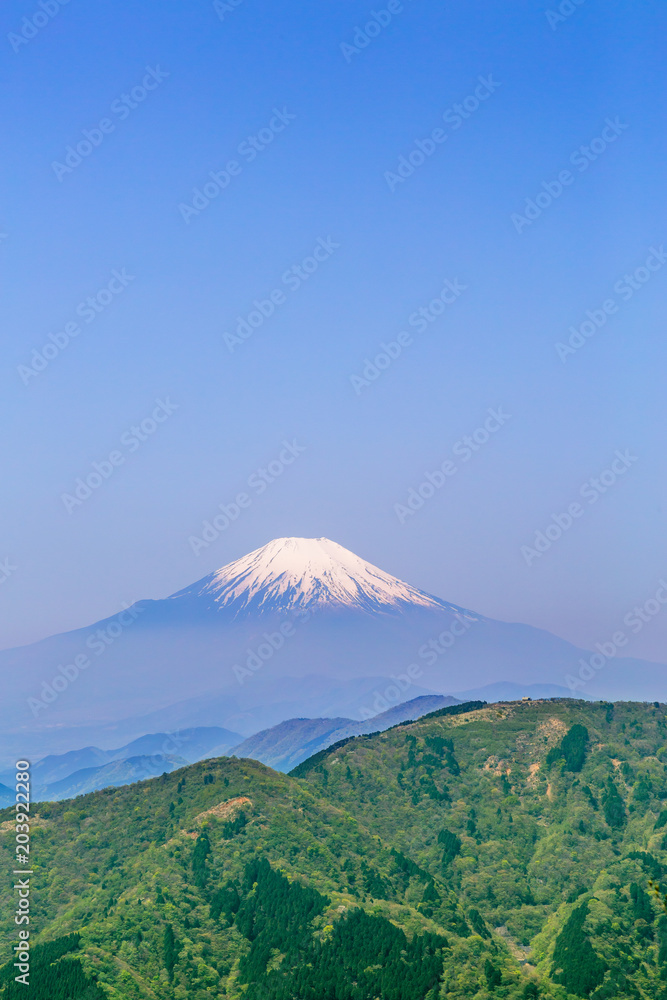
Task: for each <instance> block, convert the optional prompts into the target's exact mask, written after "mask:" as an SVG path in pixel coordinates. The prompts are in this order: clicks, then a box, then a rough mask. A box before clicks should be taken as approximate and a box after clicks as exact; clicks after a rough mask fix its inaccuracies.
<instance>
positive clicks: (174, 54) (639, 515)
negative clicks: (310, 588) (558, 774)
mask: <svg viewBox="0 0 667 1000" xmlns="http://www.w3.org/2000/svg"><path fill="white" fill-rule="evenodd" d="M560 9H561V11H564V12H565V13H560V14H559V13H558V10H559V8H558V5H557V4H556V3H553V5H552V4H550V2H549V0H516V2H513V3H511V4H508V3H507V2H506V0H476V2H474V3H471V2H470V0H466V2H463V0H451V2H448V3H446V4H437V3H434V2H428V0H404V2H403V3H398V2H397V0H392V2H391V3H390V4H387V3H385V2H384V0H380V2H379V3H377V4H375V5H372V4H370V3H366V2H359V0H320V2H318V3H317V4H312V3H308V4H306V3H303V2H297V3H291V4H285V5H276V4H269V3H267V2H266V0H234V2H232V0H230V2H218V3H217V4H214V3H212V2H206V0H191V2H188V3H184V2H174V0H161V2H160V3H159V4H156V3H154V2H153V3H149V2H148V0H133V2H132V3H129V2H126V0H114V2H113V3H112V2H110V0H96V2H95V3H94V4H84V3H82V2H79V0H70V2H69V3H67V4H65V5H64V6H62V7H59V6H57V0H44V3H43V5H42V6H41V7H40V6H39V5H38V3H37V0H34V2H33V0H8V2H6V3H4V4H3V5H2V10H1V12H0V20H1V25H2V31H1V32H0V41H1V42H2V44H3V45H4V54H3V56H2V60H1V63H2V70H1V73H2V85H3V93H5V94H7V95H9V94H10V93H11V95H12V96H11V97H10V98H9V100H7V101H6V102H5V107H4V112H3V116H2V132H3V157H2V162H1V165H0V171H1V172H2V180H3V182H4V183H3V190H4V198H3V202H2V210H1V214H0V231H1V234H2V235H1V236H0V256H1V258H2V260H1V265H2V272H3V282H2V286H3V288H2V292H3V294H2V307H1V308H2V329H3V347H4V350H3V352H2V373H1V379H2V407H3V410H4V421H3V423H4V428H5V430H4V433H3V435H2V444H1V448H2V467H3V470H4V486H5V489H4V490H3V491H2V511H1V513H2V538H1V540H0V562H2V560H4V563H2V567H0V579H1V580H2V582H1V583H0V612H1V619H2V628H1V633H0V644H1V645H3V646H11V645H14V644H17V643H23V642H28V641H31V640H33V639H37V638H40V637H42V636H44V635H47V634H49V633H52V632H56V631H63V630H65V629H69V628H72V627H75V626H79V625H84V624H88V623H90V622H92V621H95V620H97V619H98V618H101V617H103V616H105V615H107V614H111V613H113V612H115V611H116V610H118V609H119V607H120V605H121V604H122V603H123V602H131V601H134V600H138V599H140V598H146V597H162V596H166V595H168V594H170V593H172V592H174V591H176V590H177V589H179V588H181V587H183V586H185V585H186V584H188V583H190V582H192V581H193V580H196V579H198V578H199V577H201V576H203V575H205V574H206V573H208V572H210V571H211V570H213V569H214V568H216V567H218V566H221V565H223V564H224V563H226V562H228V561H230V560H231V559H233V558H236V557H237V556H240V555H242V554H243V553H245V552H247V551H249V550H251V549H254V548H257V547H258V546H260V545H263V544H264V543H265V542H267V541H269V540H270V539H271V538H274V537H277V536H281V535H303V536H320V535H326V536H328V537H329V538H332V539H334V540H336V541H338V542H340V543H341V544H343V545H345V546H347V547H348V548H351V549H353V550H354V551H355V552H357V553H358V554H359V555H361V556H363V557H364V558H366V559H369V560H370V561H372V562H375V563H377V564H378V565H380V566H381V567H382V568H384V569H385V570H387V571H389V572H392V573H394V574H396V575H398V576H400V577H402V578H404V579H405V580H407V581H409V582H410V583H412V584H414V585H416V586H419V587H422V588H423V589H425V590H428V591H430V592H432V593H434V594H437V595H439V596H441V597H443V598H445V599H447V600H450V601H453V602H455V603H458V604H462V605H465V606H467V607H470V608H473V609H475V610H477V611H480V612H483V613H485V614H487V615H491V616H495V617H497V618H501V619H506V620H514V621H517V620H518V621H524V622H529V623H531V624H535V625H539V626H542V627H545V628H548V629H551V630H552V631H554V632H556V633H558V634H560V635H562V636H564V637H566V638H569V639H571V640H574V641H576V642H578V643H581V644H586V645H592V644H594V643H595V642H597V641H600V642H602V641H605V640H606V639H607V638H608V637H609V636H610V635H611V634H612V633H613V632H614V631H615V630H616V629H619V628H623V627H624V626H623V619H624V617H625V615H626V614H628V612H630V611H631V609H632V608H633V607H635V606H636V605H638V604H640V605H641V604H643V603H644V602H645V601H647V600H649V599H650V598H652V597H653V595H654V594H655V592H656V590H658V588H659V581H660V579H661V578H663V577H665V576H666V575H667V555H666V553H665V512H664V500H663V498H664V493H665V485H666V484H665V478H666V477H665V445H664V427H665V409H666V408H667V407H666V398H667V397H666V394H665V374H664V373H665V366H666V362H667V349H666V347H665V322H664V301H665V287H666V286H667V255H666V254H664V253H663V251H662V250H661V248H662V246H663V241H664V242H665V245H667V226H666V224H665V197H664V190H665V188H664V163H665V149H664V145H665V131H664V113H663V108H664V97H665V95H664V90H665V85H664V66H663V62H662V60H663V56H664V52H663V51H662V47H663V39H664V28H665V22H666V21H667V11H665V8H664V6H663V5H661V4H659V3H658V2H654V3H651V2H641V0H633V2H630V0H627V2H615V0H604V2H603V0H584V2H580V3H579V4H577V3H569V2H567V0H566V2H565V3H563V4H561V5H560ZM373 12H374V13H373ZM549 12H551V13H549ZM568 12H569V13H568ZM24 19H27V20H24ZM366 26H368V28H366ZM434 130H435V133H434ZM214 177H217V180H215V179H214ZM195 189H197V191H195ZM527 200H529V201H528V202H527ZM638 269H639V270H638ZM624 275H628V276H629V278H628V279H626V278H624ZM446 282H449V284H446ZM272 295H273V298H272ZM441 296H442V297H441ZM89 297H92V302H88V303H87V302H86V300H88V299H89ZM443 300H444V301H443ZM256 302H257V303H258V305H257V304H255V303H256ZM262 310H263V312H264V313H265V314H268V313H270V315H266V316H262ZM420 310H423V312H421V314H420ZM587 311H588V313H590V314H591V315H587ZM249 314H251V315H250V318H249V320H248V317H249ZM240 318H241V319H243V320H245V321H246V322H248V323H249V324H250V325H247V326H246V325H244V324H243V323H240ZM582 324H584V328H583V333H582V332H581V331H580V328H581V327H582ZM571 327H573V328H575V329H574V332H573V330H572V329H570V328H571ZM577 330H579V331H580V332H577ZM243 335H245V339H244V336H243ZM399 338H400V339H399ZM383 343H384V344H387V345H388V349H389V352H390V354H394V355H396V356H395V357H390V356H389V355H386V354H385V355H383V356H381V357H380V358H379V367H375V368H366V369H365V365H366V361H367V359H371V361H372V360H373V359H374V358H375V356H376V355H378V354H380V353H381V352H382V351H383V348H382V347H381V345H382V344H383ZM559 343H560V344H561V345H565V347H563V346H561V347H560V348H558V346H557V345H558V344H559ZM45 345H49V346H48V347H47V349H46V352H44V348H45ZM399 349H400V353H399ZM33 352H37V353H33ZM373 363H374V362H373ZM382 366H384V368H382ZM40 369H41V370H40ZM364 369H365V374H364ZM353 376H356V377H355V378H353ZM375 376H377V377H375ZM158 401H160V402H158ZM490 409H491V410H495V411H496V412H497V411H498V410H500V415H499V417H500V418H499V417H498V415H497V416H496V417H495V418H494V417H491V416H490V415H489V410H490ZM154 411H155V416H153V414H154ZM485 421H488V426H487V429H486V430H484V423H485ZM133 427H135V428H138V430H131V428H133ZM478 428H482V430H479V431H477V436H476V439H475V438H474V437H473V444H474V446H475V450H473V449H472V448H471V447H470V445H466V443H465V441H464V436H465V435H473V434H474V432H475V431H476V430H477V429H478ZM487 438H488V440H487ZM285 441H286V442H288V443H289V444H290V447H291V451H286V450H285V445H284V443H283V442H285ZM469 448H470V450H468V449H469ZM617 452H619V453H620V455H621V456H623V457H622V458H619V457H618V456H617ZM112 453H113V455H112ZM110 455H112V458H111V459H110V458H109V456H110ZM281 455H282V458H281ZM288 460H289V461H288ZM447 460H449V461H450V463H451V464H450V465H445V470H446V472H441V473H440V474H436V475H435V476H433V477H432V478H433V479H434V480H435V483H436V485H431V484H428V485H427V486H426V487H424V486H422V484H423V483H424V482H426V479H425V475H426V473H434V472H436V470H438V469H442V466H443V463H446V462H447ZM94 463H98V471H97V472H96V471H95V467H94ZM269 463H273V464H272V465H269ZM612 463H614V464H612ZM260 469H266V470H267V473H266V475H264V474H263V473H260V472H258V471H257V470H260ZM271 469H272V470H273V472H271V471H270V470H271ZM610 469H611V470H612V471H606V472H605V470H610ZM91 473H94V474H95V475H94V476H93V478H92V480H91V481H92V483H94V484H95V485H94V487H93V488H91V487H90V486H89V487H88V488H87V489H86V488H85V485H84V487H83V488H82V487H81V485H79V496H78V497H77V495H76V493H75V489H76V487H77V480H78V479H81V480H82V481H84V482H85V480H86V479H87V477H89V476H90V475H91ZM600 474H602V479H601V480H600V479H598V477H599V476H600ZM95 476H97V478H95ZM592 479H596V480H597V481H598V483H599V485H595V484H593V485H589V486H588V487H586V486H585V484H586V483H587V481H590V480H592ZM420 486H422V494H423V495H426V497H427V499H425V500H424V502H423V505H422V506H421V507H419V509H414V510H411V509H410V508H409V507H408V506H407V501H408V498H409V497H412V503H413V507H415V508H416V507H417V505H418V503H419V499H418V496H419V494H418V491H419V488H420ZM582 488H583V489H584V494H583V495H582V492H581V491H582ZM410 490H414V491H415V492H414V493H410V492H409V491H410ZM87 492H88V493H89V494H90V495H88V496H87V495H86V493H87ZM239 493H245V494H246V497H247V502H246V505H245V507H241V508H240V509H239V511H238V517H236V519H235V520H233V521H230V523H229V526H228V527H227V528H224V527H223V528H222V530H218V531H217V537H214V536H215V535H216V532H211V531H209V533H208V539H209V540H208V541H206V545H203V544H201V545H200V544H198V543H197V542H196V539H197V538H200V539H201V538H202V532H203V530H204V527H203V525H204V522H205V521H207V520H208V521H211V520H212V519H213V518H214V517H215V516H216V515H218V514H222V512H221V510H220V506H219V505H221V504H222V505H223V506H224V505H229V504H230V503H232V502H233V501H234V498H235V497H236V496H237V494H239ZM429 493H433V495H432V496H428V494H429ZM572 504H579V506H578V507H575V508H573V510H574V511H575V512H576V513H575V514H569V515H567V517H564V516H562V515H563V514H564V513H565V512H567V509H568V507H570V505H572ZM397 505H398V506H397ZM231 513H232V514H233V513H234V511H233V509H232V510H231ZM553 515H557V516H558V517H559V519H560V522H561V527H560V528H558V527H557V526H552V527H551V528H550V529H549V531H548V532H547V534H546V535H545V536H544V540H543V541H542V542H541V543H540V544H541V546H542V548H543V549H544V551H543V552H541V553H540V554H537V552H538V549H536V548H535V533H536V532H537V531H542V532H546V531H547V528H548V526H549V525H550V524H552V525H553V522H552V516H553ZM568 518H569V520H570V521H571V523H568ZM223 523H224V515H223V516H222V517H221V518H220V519H219V521H218V525H219V527H220V526H221V525H223ZM559 532H560V537H557V536H558V534H559ZM193 540H194V541H193ZM204 540H206V539H204ZM522 547H526V548H523V551H522ZM530 550H533V551H532V552H531V551H530ZM661 607H662V606H661ZM651 608H653V605H651ZM647 619H648V620H647V621H646V623H645V624H644V625H643V626H642V629H641V630H639V632H638V634H637V635H636V636H635V637H634V638H633V640H632V645H631V646H630V647H628V648H627V650H626V651H627V652H628V653H629V654H632V655H637V656H640V655H641V656H647V657H651V658H653V659H658V660H662V659H664V660H665V661H667V651H666V650H665V639H666V638H667V609H666V610H664V611H663V610H660V611H659V612H658V613H657V614H655V616H653V617H652V616H651V615H648V616H647Z"/></svg>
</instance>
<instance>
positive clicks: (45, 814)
mask: <svg viewBox="0 0 667 1000" xmlns="http://www.w3.org/2000/svg"><path fill="white" fill-rule="evenodd" d="M663 760H664V761H665V762H666V763H667V724H666V722H665V717H664V709H663V708H662V707H659V706H654V705H644V704H616V705H615V706H611V705H605V704H601V703H593V704H589V703H583V702H575V701H561V702H533V703H526V704H517V703H513V704H500V705H492V706H485V707H481V708H478V709H477V710H475V711H465V710H462V709H461V706H455V707H453V708H451V709H445V710H443V711H441V712H436V713H433V715H431V716H430V717H425V718H422V719H421V720H419V721H417V722H414V723H409V724H405V725H400V726H397V727H396V728H394V729H392V730H389V731H387V732H384V733H382V734H376V735H370V736H362V737H354V738H352V739H350V740H348V741H346V742H345V744H344V745H343V746H338V747H332V748H330V749H329V750H328V751H324V752H322V753H320V754H318V755H317V756H316V757H315V758H313V759H311V761H310V762H308V761H306V762H304V763H303V764H301V765H299V767H298V768H297V769H296V774H297V775H300V776H295V775H294V774H293V775H292V776H287V775H282V774H278V773H276V772H273V771H271V770H270V769H268V768H267V767H265V766H263V765H261V764H259V763H257V762H255V761H251V760H236V759H228V758H219V759H216V760H209V761H203V762H201V763H199V764H195V765H192V766H189V767H187V768H183V769H181V770H179V771H176V772H173V773H171V774H168V775H164V776H163V777H161V778H157V779H152V780H150V781H146V782H141V783H139V784H135V785H131V786H126V787H122V788H118V789H109V790H105V791H102V792H96V793H93V794H90V795H86V796H82V797H80V798H77V799H74V800H71V801H67V802H59V803H42V804H38V805H36V806H34V807H33V812H32V825H33V829H32V854H31V863H32V866H33V871H34V873H35V874H34V876H33V879H32V885H33V894H32V900H31V903H32V914H31V921H32V922H31V929H32V931H33V934H34V935H35V940H36V941H38V942H40V944H43V945H44V946H45V947H44V949H43V951H42V952H41V956H40V952H39V950H37V951H36V952H35V954H34V967H33V972H34V973H35V978H34V980H33V983H34V986H33V988H32V989H31V997H32V998H33V1000H69V998H70V997H71V998H72V1000H73V998H74V997H76V1000H80V998H84V997H85V998H86V1000H87V998H90V1000H103V998H104V997H107V998H113V1000H144V998H158V1000H172V998H173V1000H186V998H187V1000H203V998H209V997H216V998H217V997H223V996H224V997H229V998H231V1000H236V998H241V997H247V998H248V1000H260V998H261V1000H291V998H298V1000H374V998H376V997H377V998H381V1000H385V998H386V1000H439V998H443V1000H444V998H445V997H447V998H452V1000H459V998H460V1000H464V998H465V1000H467V998H470V1000H473V998H474V1000H490V998H507V1000H519V998H531V1000H532V998H536V997H539V998H543V1000H570V998H574V997H587V996H590V997H593V998H594V1000H623V998H626V997H627V998H632V1000H636V998H642V1000H648V998H651V1000H657V998H663V997H667V989H666V983H667V978H666V977H667V917H665V915H664V914H663V913H662V911H661V909H660V906H659V903H658V901H657V900H656V899H655V898H654V897H653V896H652V895H650V887H649V880H650V879H653V880H654V881H657V882H660V881H661V880H663V879H665V880H667V853H666V851H665V847H667V843H664V842H663V841H667V811H665V812H663V810H662V806H663V804H665V805H667V770H666V763H663ZM10 815H11V813H10V812H9V811H8V810H5V811H4V812H2V813H0V831H2V835H1V836H0V850H1V851H2V854H3V855H4V857H3V861H4V862H5V867H6V869H7V870H10V868H11V867H12V864H11V853H10V852H11V851H12V850H13V832H14V831H13V823H11V822H10V821H9V817H10ZM11 896H12V890H11V883H9V881H8V880H5V883H4V884H3V885H2V887H1V889H0V905H1V910H2V915H3V926H2V944H3V949H4V951H3V954H2V956H1V957H2V960H4V961H5V962H6V961H8V960H9V957H10V954H11V947H12V945H13V944H14V943H15V939H16V927H15V925H14V924H13V909H14V907H13V906H12V899H11ZM69 935H73V936H72V937H69ZM77 935H80V938H79V937H77ZM49 942H51V943H50V944H49ZM0 989H2V990H3V992H2V997H3V1000H14V997H16V996H20V995H22V994H21V993H20V992H17V991H18V990H20V989H23V987H21V986H17V985H16V984H13V981H12V973H11V967H8V966H5V967H4V968H3V969H1V970H0ZM68 991H69V992H68Z"/></svg>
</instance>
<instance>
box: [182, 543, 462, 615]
mask: <svg viewBox="0 0 667 1000" xmlns="http://www.w3.org/2000/svg"><path fill="white" fill-rule="evenodd" d="M195 588H196V594H197V596H198V597H208V598H209V599H210V600H212V602H214V603H215V605H216V606H217V607H218V608H221V609H222V608H228V609H229V610H231V611H233V612H234V614H235V615H238V614H244V613H245V612H247V611H250V610H253V611H256V612H257V611H259V612H276V611H278V612H285V611H295V610H299V609H304V608H310V609H314V608H316V607H328V608H330V609H335V608H337V607H339V608H351V609H355V610H358V611H366V612H370V613H378V612H385V613H391V612H400V611H405V610H408V608H423V609H427V610H431V611H443V610H450V611H452V612H453V613H454V614H459V615H460V614H461V613H465V612H462V609H461V608H457V607H456V606H455V605H451V604H447V603H446V602H445V601H441V600H439V599H438V598H436V597H432V596H431V595H430V594H426V593H424V591H421V590H417V589H416V588H415V587H411V586H410V585H409V584H407V583H403V582H402V581H401V580H398V579H396V577H394V576H391V575H390V574H389V573H385V572H384V571H383V570H381V569H378V567H377V566H373V565H372V564H371V563H368V562H366V561H365V560H364V559H360V558H359V556H356V555H355V554H354V553H353V552H350V551H349V549H345V548H343V546H342V545H338V544H337V543H336V542H332V541H330V539H328V538H275V539H274V540H273V541H272V542H269V543H268V544H267V545H264V546H262V548H260V549H255V551H254V552H250V553H249V554H248V555H246V556H243V557H242V558H240V559H236V560H234V562H231V563H228V565H227V566H223V567H222V569H219V570H216V572H214V573H211V575H210V576H208V577H205V578H204V579H203V580H201V581H200V582H199V583H198V584H196V585H195ZM195 588H188V591H187V592H188V593H190V594H193V591H194V590H195ZM180 593H181V594H183V593H184V592H183V591H181V592H180ZM174 596H180V594H179V595H174ZM475 617H476V616H475Z"/></svg>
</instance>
